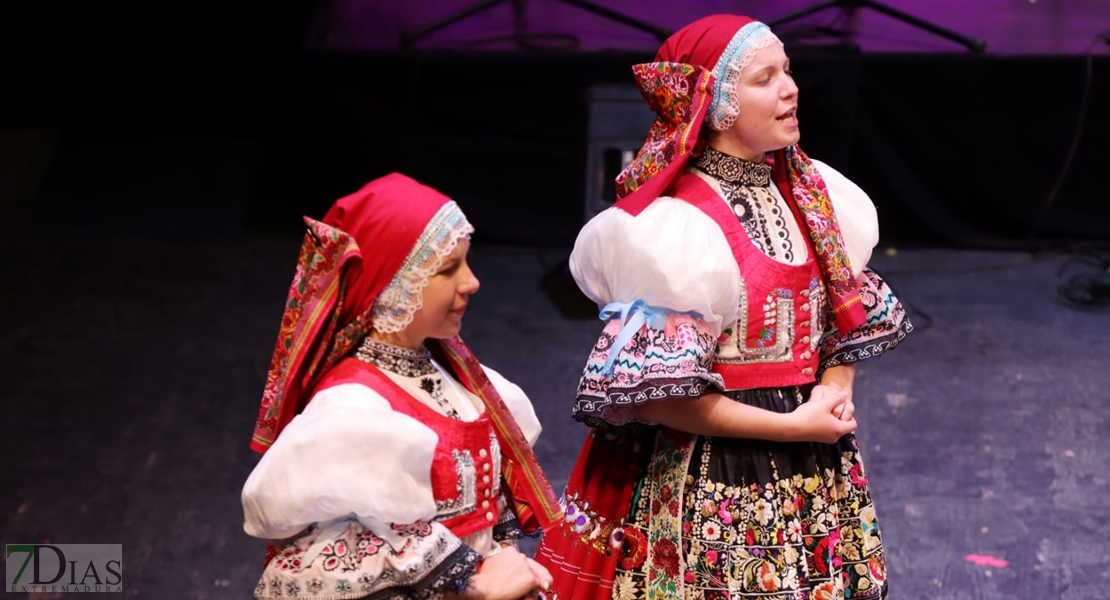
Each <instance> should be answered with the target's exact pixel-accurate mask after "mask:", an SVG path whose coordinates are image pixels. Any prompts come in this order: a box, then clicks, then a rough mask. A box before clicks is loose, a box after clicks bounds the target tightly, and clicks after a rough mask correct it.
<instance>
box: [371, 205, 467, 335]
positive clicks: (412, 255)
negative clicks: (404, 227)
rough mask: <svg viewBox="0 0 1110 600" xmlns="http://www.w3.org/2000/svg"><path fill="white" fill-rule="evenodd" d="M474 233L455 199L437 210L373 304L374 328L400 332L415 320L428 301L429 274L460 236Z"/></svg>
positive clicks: (381, 330) (449, 252)
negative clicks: (425, 292)
mask: <svg viewBox="0 0 1110 600" xmlns="http://www.w3.org/2000/svg"><path fill="white" fill-rule="evenodd" d="M471 233H474V227H473V226H472V225H471V224H470V222H469V221H467V220H466V215H464V214H463V213H462V210H460V209H459V205H458V204H456V203H455V202H454V201H453V200H452V201H449V202H447V203H446V204H444V205H443V207H442V208H440V209H439V211H437V212H436V214H435V216H433V217H432V220H431V221H429V222H428V225H427V226H426V227H424V232H423V233H421V234H420V238H419V239H418V240H417V241H416V245H414V246H413V247H412V250H411V251H410V252H409V255H408V257H406V258H405V262H404V264H402V265H401V268H400V269H399V270H398V271H397V274H396V275H394V276H393V280H392V281H390V282H389V285H387V286H385V289H384V290H382V293H381V294H379V295H378V298H377V299H376V300H375V301H374V305H373V306H372V307H371V308H370V316H371V318H372V319H373V327H374V331H377V332H379V333H396V332H398V331H401V330H402V329H404V328H406V327H408V326H409V323H412V316H413V315H414V314H416V311H418V310H420V307H422V306H423V305H424V288H425V287H427V285H428V278H429V277H431V276H432V275H435V273H436V271H437V270H438V269H439V267H440V265H442V264H443V261H444V260H445V259H446V258H447V257H448V256H449V255H450V254H451V253H452V252H454V251H455V247H456V246H458V244H459V240H461V239H463V238H464V237H468V236H469V235H470V234H471Z"/></svg>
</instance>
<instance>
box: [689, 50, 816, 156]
mask: <svg viewBox="0 0 1110 600" xmlns="http://www.w3.org/2000/svg"><path fill="white" fill-rule="evenodd" d="M736 97H737V100H738V103H739V105H740V114H739V115H737V117H736V121H735V122H734V123H733V124H732V127H729V128H728V129H727V130H725V131H720V132H715V135H714V137H713V138H711V142H712V143H713V146H714V147H715V148H717V149H718V150H720V151H722V152H726V153H728V154H731V155H733V156H739V157H740V158H745V159H748V160H752V161H756V162H762V161H763V158H764V156H765V155H766V154H767V153H768V152H773V151H775V150H779V149H780V148H785V147H787V146H792V145H794V144H797V143H798V139H799V138H800V137H801V133H800V131H799V130H798V115H797V109H798V86H797V85H795V84H794V78H793V77H792V76H791V75H790V59H789V58H787V56H786V52H785V51H784V50H783V48H782V45H781V44H772V45H770V46H768V47H766V48H764V49H762V50H760V51H759V52H758V53H756V55H755V57H754V58H753V59H752V62H751V63H750V64H749V65H748V66H747V67H744V70H743V71H741V72H740V81H739V82H737V84H736Z"/></svg>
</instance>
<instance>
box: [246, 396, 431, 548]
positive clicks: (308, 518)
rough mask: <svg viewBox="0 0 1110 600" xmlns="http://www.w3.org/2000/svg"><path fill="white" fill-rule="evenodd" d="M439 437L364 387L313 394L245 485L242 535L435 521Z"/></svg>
mask: <svg viewBox="0 0 1110 600" xmlns="http://www.w3.org/2000/svg"><path fill="white" fill-rule="evenodd" d="M437 439H438V438H437V436H436V434H435V433H434V432H433V431H432V430H431V429H429V428H428V427H425V426H424V425H423V424H421V423H420V422H419V421H416V420H415V419H412V418H410V417H408V416H406V415H404V414H401V413H398V412H395V411H393V410H392V409H391V408H390V405H389V403H388V402H386V400H385V399H384V398H382V397H381V396H380V395H378V394H377V393H376V392H374V391H373V390H371V389H370V388H367V387H366V386H363V385H358V384H343V385H338V386H335V387H331V388H328V389H326V390H323V391H322V392H320V393H318V394H316V395H315V396H314V397H313V399H312V401H311V402H310V403H309V404H308V406H307V407H306V408H305V410H304V412H302V413H301V414H299V415H297V416H296V417H295V418H294V419H293V420H292V421H291V422H290V423H289V425H288V426H287V427H286V428H285V429H284V430H283V431H282V432H281V436H279V437H278V439H277V440H276V441H275V442H274V444H273V446H271V447H270V449H269V450H268V451H267V452H266V454H264V455H263V456H262V459H261V460H260V461H259V462H258V465H257V466H256V467H255V469H254V471H253V472H251V474H250V477H248V478H247V482H246V484H245V485H244V486H243V493H242V503H243V512H244V519H245V520H244V526H243V528H244V530H245V531H246V533H247V534H249V535H251V536H254V537H259V538H264V539H284V538H287V537H290V536H292V535H294V534H296V533H299V532H300V531H302V530H303V529H304V528H305V527H307V526H309V525H311V524H313V523H320V522H326V521H330V520H332V519H337V518H340V517H345V516H348V515H351V514H352V513H353V514H354V515H356V516H358V517H370V518H372V519H375V520H377V521H380V522H384V523H413V522H415V521H429V520H431V519H432V518H434V517H435V515H436V505H435V498H434V496H433V495H432V484H431V466H432V458H433V456H434V453H435V447H436V442H437Z"/></svg>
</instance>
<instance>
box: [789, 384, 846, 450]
mask: <svg viewBox="0 0 1110 600" xmlns="http://www.w3.org/2000/svg"><path fill="white" fill-rule="evenodd" d="M849 404H850V401H849V400H848V393H847V392H843V391H841V390H839V389H837V388H835V387H833V386H828V385H818V386H814V388H813V392H812V393H811V394H810V396H809V401H808V402H806V403H804V404H802V405H801V406H799V407H798V408H797V409H795V410H794V412H792V413H789V415H788V417H789V424H790V429H789V434H788V437H789V439H792V440H794V441H804V442H820V443H822V444H835V443H836V441H837V440H839V439H840V438H841V437H844V436H845V435H847V434H849V433H851V432H853V431H855V430H856V419H855V416H854V414H855V408H854V407H851V406H849Z"/></svg>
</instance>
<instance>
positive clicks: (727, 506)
mask: <svg viewBox="0 0 1110 600" xmlns="http://www.w3.org/2000/svg"><path fill="white" fill-rule="evenodd" d="M656 61H657V62H655V63H651V64H641V65H637V66H635V67H634V68H633V71H634V73H635V77H636V80H637V83H638V84H639V86H640V88H641V90H642V92H643V95H644V97H645V98H646V99H647V101H648V104H649V105H650V106H651V107H652V108H653V109H654V110H655V112H656V114H657V117H656V120H655V123H654V125H653V126H652V129H651V132H650V134H649V137H648V139H647V142H646V144H645V146H644V147H643V148H642V149H641V150H640V152H639V154H638V155H637V157H636V158H635V160H633V161H632V162H631V163H630V164H629V165H628V167H627V168H626V169H625V170H624V172H622V173H621V175H620V176H619V177H618V178H617V184H618V188H619V190H620V191H619V196H620V199H619V200H618V202H617V203H616V205H615V207H613V208H610V209H609V210H607V211H605V212H603V213H601V214H600V215H598V216H597V217H595V218H594V219H592V220H591V221H590V222H589V223H588V224H587V225H586V226H585V227H584V228H583V230H582V232H581V233H580V235H579V237H578V240H577V242H576V244H575V248H574V251H573V253H572V255H571V270H572V273H573V275H574V277H575V279H576V281H577V282H578V284H579V286H580V287H581V288H582V290H583V291H584V292H585V294H586V295H587V296H589V297H590V298H591V299H593V300H594V301H596V302H597V303H598V305H599V306H603V307H604V309H603V311H602V313H601V317H602V319H604V320H606V324H605V327H604V330H603V332H602V334H601V337H600V339H599V340H598V342H597V344H596V345H595V346H594V348H593V351H592V352H591V353H590V356H589V360H588V363H587V365H586V369H585V373H584V374H583V376H582V379H581V383H580V385H579V388H578V396H577V400H576V403H575V406H574V414H575V417H576V418H577V419H579V420H580V421H583V422H584V423H586V424H588V425H590V426H592V428H593V429H592V430H591V432H590V434H589V436H588V438H587V441H586V443H585V445H584V447H583V449H582V452H581V454H580V455H579V459H578V462H577V463H576V465H575V467H574V470H573V472H572V473H571V477H570V481H569V482H568V485H567V489H566V492H565V494H564V498H563V502H564V504H565V507H566V514H565V520H564V521H563V523H562V524H561V525H560V526H558V527H557V528H555V529H553V530H551V531H548V532H547V534H546V535H545V536H544V540H543V541H542V543H541V545H540V548H539V551H538V552H537V555H536V560H537V561H539V562H540V563H541V564H544V565H545V566H547V567H548V569H550V571H551V573H552V575H553V576H554V578H555V583H554V584H553V585H552V588H551V589H550V590H548V591H547V593H546V594H545V595H546V596H547V597H548V598H558V599H559V600H594V599H599V598H617V599H620V600H632V599H639V598H649V599H659V598H674V599H689V598H699V599H701V598H704V599H723V598H730V599H737V598H759V599H761V600H768V599H787V598H789V599H791V600H801V599H814V600H816V599H826V598H882V597H885V596H886V590H887V585H886V568H885V556H884V552H883V545H882V540H881V538H880V536H879V529H878V525H877V522H876V518H875V510H874V508H873V506H872V503H871V498H870V494H869V492H868V486H867V479H866V475H865V473H864V469H863V463H862V462H861V459H860V454H859V450H858V448H857V445H856V440H855V437H854V436H853V435H852V433H851V432H852V431H854V430H855V427H856V422H855V419H854V417H853V413H854V405H853V403H852V396H851V394H852V383H853V377H854V368H855V367H854V365H855V363H856V362H858V361H859V360H861V359H864V358H870V357H873V356H877V355H879V354H882V353H883V352H885V351H887V350H889V349H891V348H892V347H894V346H895V345H896V344H897V343H898V342H899V341H900V340H901V339H902V338H903V337H904V336H905V335H906V334H907V333H908V332H910V330H911V326H910V324H909V322H908V321H907V320H906V316H905V312H904V310H903V308H902V306H901V305H900V303H899V302H898V300H897V299H896V298H895V297H894V296H893V295H892V293H891V291H890V289H889V288H888V287H887V286H886V285H885V284H884V283H883V281H882V280H881V279H880V278H879V277H878V276H877V275H876V274H875V273H873V272H872V271H870V270H868V269H867V268H866V266H867V262H868V259H869V258H870V255H871V251H872V248H873V247H874V246H875V244H876V243H877V240H878V229H877V219H876V214H875V209H874V207H873V205H872V203H871V201H870V199H869V198H868V197H867V196H866V194H864V193H863V191H861V190H860V189H859V188H858V187H856V186H855V185H854V184H852V182H850V181H848V180H847V179H846V178H845V177H844V176H843V175H841V174H840V173H838V172H836V171H835V170H833V169H832V168H831V167H829V166H828V165H825V164H823V163H820V162H818V161H816V160H811V159H809V158H808V157H807V156H806V155H805V154H804V153H803V152H802V151H801V150H800V149H799V148H798V147H797V146H796V144H797V142H798V138H799V134H798V121H797V113H796V111H797V107H798V88H797V87H796V86H795V84H794V81H793V79H792V78H791V76H790V65H789V60H788V59H787V56H786V54H785V53H784V51H783V45H782V43H781V42H780V41H779V40H778V38H776V37H775V35H774V34H772V33H771V31H770V30H769V29H768V28H767V27H766V26H765V25H764V24H762V23H758V22H754V21H752V20H751V19H748V18H746V17H739V16H725V15H718V16H712V17H707V18H705V19H702V20H699V21H697V22H695V23H693V24H691V25H689V26H687V27H685V28H683V29H682V30H680V31H678V32H677V33H675V34H674V35H673V36H672V37H670V38H669V39H668V40H667V41H666V42H665V43H664V45H663V47H662V48H661V49H660V50H659V53H658V54H657V56H656ZM703 125H707V126H708V127H703Z"/></svg>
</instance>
